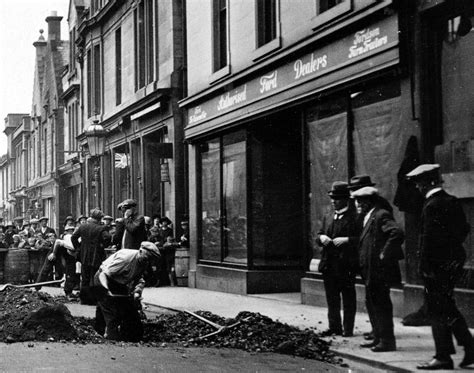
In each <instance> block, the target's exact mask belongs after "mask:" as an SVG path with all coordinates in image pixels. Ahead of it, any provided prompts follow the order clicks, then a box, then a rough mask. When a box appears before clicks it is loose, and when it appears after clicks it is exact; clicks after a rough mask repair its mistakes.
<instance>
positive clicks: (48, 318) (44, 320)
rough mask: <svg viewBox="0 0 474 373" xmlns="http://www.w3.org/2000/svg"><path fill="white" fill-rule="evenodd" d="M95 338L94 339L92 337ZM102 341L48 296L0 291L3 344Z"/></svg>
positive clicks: (0, 339)
mask: <svg viewBox="0 0 474 373" xmlns="http://www.w3.org/2000/svg"><path fill="white" fill-rule="evenodd" d="M91 336H92V337H91ZM81 339H84V340H88V339H92V340H94V339H99V340H100V339H101V337H100V336H98V335H97V334H96V333H95V332H94V331H93V330H91V328H90V326H89V325H83V324H81V323H80V322H78V320H75V319H74V318H73V317H72V316H71V313H70V312H69V310H68V309H67V308H66V306H64V304H62V303H61V302H59V301H57V300H55V299H54V298H53V297H51V296H50V295H48V294H46V293H42V292H35V291H32V290H26V289H15V288H7V289H5V290H4V291H1V292H0V341H3V342H8V343H12V342H21V341H59V340H66V341H73V340H81Z"/></svg>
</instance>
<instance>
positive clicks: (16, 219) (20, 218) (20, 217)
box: [13, 216, 23, 221]
mask: <svg viewBox="0 0 474 373" xmlns="http://www.w3.org/2000/svg"><path fill="white" fill-rule="evenodd" d="M13 220H14V221H21V220H23V216H17V217H16V218H15V219H13Z"/></svg>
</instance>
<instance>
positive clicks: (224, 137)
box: [196, 129, 253, 269]
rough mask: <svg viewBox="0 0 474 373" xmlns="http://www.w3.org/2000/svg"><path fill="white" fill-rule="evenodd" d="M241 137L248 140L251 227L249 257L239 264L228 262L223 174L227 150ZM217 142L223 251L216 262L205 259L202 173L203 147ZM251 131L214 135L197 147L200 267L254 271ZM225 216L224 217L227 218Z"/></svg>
mask: <svg viewBox="0 0 474 373" xmlns="http://www.w3.org/2000/svg"><path fill="white" fill-rule="evenodd" d="M239 138H241V140H240V141H244V143H245V172H246V178H247V180H246V183H245V187H246V190H245V198H246V203H245V209H246V218H247V226H246V240H247V242H246V245H247V247H246V249H247V257H246V262H245V263H239V262H238V261H229V260H226V252H227V251H228V249H229V248H228V246H226V243H225V242H226V240H225V228H226V227H227V226H226V222H225V221H226V216H225V214H226V210H225V208H224V205H225V203H224V197H225V193H224V190H223V186H224V180H223V176H224V175H223V173H224V147H225V145H226V144H227V142H228V144H233V143H236V142H238V141H234V140H235V139H239ZM214 140H217V141H218V143H219V189H218V190H217V193H218V199H219V206H220V208H219V209H220V214H221V216H220V218H219V224H220V226H219V231H220V252H219V254H220V255H219V258H220V259H219V260H216V259H204V258H203V250H202V247H203V224H202V210H203V205H202V203H203V200H202V199H203V187H202V177H203V172H202V154H203V152H202V150H201V146H202V145H204V144H207V143H208V142H210V141H214ZM249 152H250V149H249V132H248V130H246V129H241V130H238V131H232V132H226V133H222V134H219V135H217V136H213V137H210V138H206V139H203V141H202V142H200V145H198V146H196V153H197V157H196V159H197V160H198V162H197V164H196V174H197V175H198V179H197V180H198V182H197V187H198V205H197V207H198V214H197V216H198V222H197V231H198V250H197V260H198V264H211V265H218V266H224V267H227V268H246V269H252V268H253V260H252V255H253V254H252V237H251V231H250V229H249V226H250V223H249V220H250V219H251V218H250V216H249V214H250V201H251V193H250V189H249V180H250V178H251V176H250V168H249ZM223 214H224V215H223Z"/></svg>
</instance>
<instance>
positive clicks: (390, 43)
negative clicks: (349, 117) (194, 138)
mask: <svg viewBox="0 0 474 373" xmlns="http://www.w3.org/2000/svg"><path fill="white" fill-rule="evenodd" d="M398 42H399V38H398V20H397V15H393V16H391V17H388V18H385V19H383V20H380V21H378V22H376V23H374V24H372V25H370V26H367V27H365V28H363V29H361V30H358V31H356V32H354V33H352V34H350V35H348V36H346V37H344V38H342V39H340V40H338V41H336V42H334V43H330V44H327V45H324V46H322V47H321V48H318V49H316V50H314V51H312V52H310V53H307V54H305V55H303V56H301V57H299V58H297V59H295V60H292V61H290V62H288V63H286V64H285V65H283V66H281V67H278V68H277V69H274V70H271V71H268V72H266V73H265V74H263V75H261V76H259V77H257V78H254V79H252V80H249V81H248V82H247V83H245V84H242V85H240V86H237V87H235V88H234V89H232V90H229V91H227V92H224V93H223V94H221V95H219V96H216V97H213V98H211V99H210V100H208V101H205V102H203V103H201V104H200V105H198V106H194V107H191V108H190V109H189V111H188V123H187V126H188V127H192V126H194V125H198V124H200V123H203V122H206V121H208V120H210V119H213V118H215V117H218V116H219V115H221V114H225V113H228V112H231V111H232V110H235V109H238V108H242V107H244V106H246V105H249V104H251V103H254V102H256V101H258V100H261V99H263V98H267V97H269V96H272V95H275V94H277V93H279V92H282V91H285V90H288V89H290V88H292V87H295V86H298V85H301V84H304V83H306V82H308V81H310V80H313V79H316V78H318V77H321V76H322V75H326V74H329V73H331V72H333V71H336V70H339V69H342V68H344V67H346V66H348V65H351V64H354V63H356V62H358V61H361V60H363V59H366V58H368V57H371V56H373V55H375V54H378V53H381V52H383V51H385V50H388V49H391V48H393V47H395V46H397V45H398Z"/></svg>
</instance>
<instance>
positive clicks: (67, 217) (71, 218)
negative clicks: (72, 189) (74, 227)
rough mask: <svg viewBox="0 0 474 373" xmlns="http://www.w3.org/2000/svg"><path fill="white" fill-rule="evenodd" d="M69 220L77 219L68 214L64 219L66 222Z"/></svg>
mask: <svg viewBox="0 0 474 373" xmlns="http://www.w3.org/2000/svg"><path fill="white" fill-rule="evenodd" d="M69 220H72V221H75V220H74V218H73V217H72V216H71V215H68V216H66V219H64V222H65V223H67V222H68V221H69Z"/></svg>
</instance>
